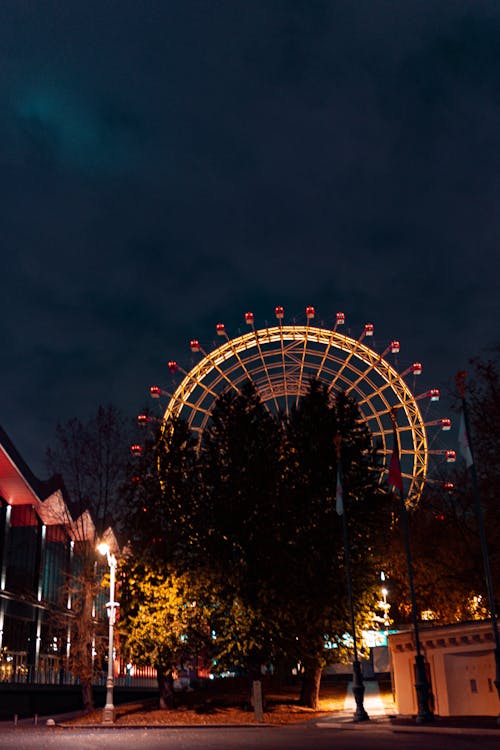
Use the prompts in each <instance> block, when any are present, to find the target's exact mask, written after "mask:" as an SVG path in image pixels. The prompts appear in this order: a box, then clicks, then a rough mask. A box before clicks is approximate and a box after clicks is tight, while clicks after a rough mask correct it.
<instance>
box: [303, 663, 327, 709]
mask: <svg viewBox="0 0 500 750" xmlns="http://www.w3.org/2000/svg"><path fill="white" fill-rule="evenodd" d="M321 672H322V668H321V666H320V665H319V664H311V665H310V666H309V665H308V666H307V667H306V669H305V672H304V675H303V677H302V688H301V691H300V705H301V706H307V708H313V709H317V708H318V699H319V687H320V684H321Z"/></svg>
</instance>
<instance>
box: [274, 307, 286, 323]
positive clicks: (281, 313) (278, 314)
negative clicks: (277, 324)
mask: <svg viewBox="0 0 500 750" xmlns="http://www.w3.org/2000/svg"><path fill="white" fill-rule="evenodd" d="M274 314H275V315H276V317H277V319H278V320H283V318H284V317H285V311H284V309H283V308H282V307H281V306H278V307H275V308H274Z"/></svg>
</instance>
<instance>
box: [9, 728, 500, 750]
mask: <svg viewBox="0 0 500 750" xmlns="http://www.w3.org/2000/svg"><path fill="white" fill-rule="evenodd" d="M499 738H500V732H499V733H498V734H497V735H496V736H492V735H485V736H482V735H481V733H480V732H479V733H478V734H477V735H471V734H442V733H437V732H432V731H431V730H429V729H427V728H426V729H422V731H418V732H416V731H412V732H400V731H397V732H396V731H391V730H389V729H387V728H383V727H369V726H366V725H365V726H363V727H359V726H358V727H350V728H346V729H339V728H334V727H332V728H330V727H319V726H317V725H315V724H309V725H307V726H300V727H298V726H288V727H245V728H241V727H238V728H230V727H226V728H222V729H221V728H219V727H217V728H201V729H185V728H183V729H76V730H74V729H59V728H46V727H33V728H24V727H18V728H9V729H5V728H2V729H0V747H1V748H2V750H69V749H70V748H71V749H72V748H75V750H96V748H99V750H115V749H116V750H126V748H130V749H131V750H137V749H138V750H240V749H241V750H247V749H249V748H256V750H327V748H328V750H332V748H334V750H387V748H394V750H448V749H449V750H476V748H477V743H478V741H479V742H480V743H481V750H493V749H494V748H495V750H498V747H499Z"/></svg>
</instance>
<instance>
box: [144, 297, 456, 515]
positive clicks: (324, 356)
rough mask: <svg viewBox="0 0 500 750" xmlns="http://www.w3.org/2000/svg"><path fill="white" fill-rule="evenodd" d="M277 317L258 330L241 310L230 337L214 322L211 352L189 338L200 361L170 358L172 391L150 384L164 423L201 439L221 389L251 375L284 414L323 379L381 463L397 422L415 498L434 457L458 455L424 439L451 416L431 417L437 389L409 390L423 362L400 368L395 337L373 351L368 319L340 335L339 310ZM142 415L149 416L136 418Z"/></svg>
mask: <svg viewBox="0 0 500 750" xmlns="http://www.w3.org/2000/svg"><path fill="white" fill-rule="evenodd" d="M275 316H276V325H273V326H271V327H268V326H266V327H265V328H256V327H255V321H254V315H253V313H251V312H247V313H245V323H246V325H247V326H248V328H249V331H248V332H247V333H245V334H243V335H239V336H237V337H235V338H230V337H229V336H228V334H227V332H226V328H225V325H224V324H223V323H218V324H217V325H216V333H217V335H218V336H219V337H221V338H222V339H223V341H222V343H221V345H220V346H217V347H215V348H214V349H212V350H211V351H206V350H205V349H204V348H203V347H202V346H201V344H200V342H199V341H198V340H197V339H193V340H192V341H191V342H190V348H191V352H192V354H193V355H195V356H196V357H199V361H198V362H196V363H195V364H194V366H193V367H192V368H191V369H190V370H189V371H187V370H186V369H184V368H183V367H181V366H180V365H179V364H178V363H177V362H174V361H170V362H169V363H168V368H169V370H170V372H171V374H172V375H173V376H174V378H179V377H180V378H181V379H180V382H179V383H178V385H177V387H176V388H175V389H173V392H168V391H166V390H163V389H162V388H160V387H159V386H151V388H150V395H151V396H152V397H153V398H155V399H159V398H161V397H166V398H167V399H168V403H167V406H166V409H165V411H164V412H163V420H164V421H167V420H168V419H170V418H172V417H181V418H183V419H185V420H186V421H187V423H188V424H189V426H190V428H191V429H192V430H193V432H194V433H196V434H197V435H198V436H199V437H201V435H202V433H203V431H204V429H205V428H206V426H207V424H208V422H209V420H210V415H211V413H212V409H213V407H214V404H215V401H216V400H217V398H218V397H219V396H220V395H221V393H223V392H224V391H228V390H230V391H234V392H239V391H240V389H241V387H242V385H243V383H244V382H245V381H247V380H248V379H250V380H251V381H252V382H253V383H254V385H255V387H256V389H257V391H258V393H259V395H260V397H261V399H262V401H263V403H264V404H265V406H266V408H268V409H269V410H270V411H272V412H275V413H284V414H289V413H290V411H291V409H292V408H293V406H294V405H297V404H298V403H299V400H300V398H301V396H303V395H304V394H305V393H306V392H307V388H308V384H309V381H310V379H311V378H316V379H317V380H319V381H320V382H322V383H324V384H326V386H327V387H328V390H329V391H330V393H331V394H332V396H333V395H334V394H335V393H336V392H339V391H344V392H345V393H346V394H348V395H349V396H351V397H352V398H354V400H355V401H356V402H357V404H358V407H359V410H360V413H361V415H362V418H363V420H364V421H365V423H366V425H367V427H368V428H369V430H370V432H371V434H372V439H373V441H374V444H375V443H376V444H377V446H378V453H379V454H381V455H382V458H383V461H384V465H385V466H386V468H387V467H388V464H389V460H390V456H391V454H392V450H393V435H394V422H395V421H396V423H397V433H398V441H399V445H400V461H401V472H402V476H403V481H404V483H405V491H406V497H407V501H408V503H411V504H415V503H417V502H418V500H419V498H420V495H421V493H422V490H423V487H424V483H425V482H426V479H427V475H428V470H429V461H430V459H431V457H433V456H440V457H441V460H443V461H445V462H453V461H454V460H455V457H456V456H455V452H454V451H451V450H441V449H435V448H433V447H432V445H433V444H434V440H433V439H432V438H431V439H429V435H428V431H429V429H430V428H437V429H438V430H449V429H450V427H451V421H450V420H449V419H443V418H435V419H432V418H428V411H429V407H432V404H433V403H434V402H436V401H438V400H439V391H438V390H437V389H435V388H433V389H431V390H428V391H425V392H423V393H420V394H419V395H415V394H414V392H413V390H414V384H415V381H416V379H417V377H418V376H419V375H420V374H421V372H422V365H421V364H420V363H419V362H414V363H413V364H412V365H410V366H409V367H408V368H406V369H405V370H404V371H403V372H400V373H398V371H397V369H396V367H395V365H394V364H391V362H390V361H389V358H391V357H392V358H394V356H395V355H397V354H398V352H399V350H400V345H399V341H391V342H390V343H389V344H388V345H387V347H386V348H385V349H384V350H383V351H382V352H381V353H377V352H376V351H375V350H374V349H372V348H370V347H369V346H368V345H367V343H366V342H367V340H369V339H371V338H372V337H373V333H374V326H373V325H372V324H371V323H367V324H366V325H365V326H364V327H363V329H362V330H361V333H360V335H359V336H358V338H356V339H355V338H352V337H351V336H347V335H345V334H343V333H341V332H340V329H342V326H343V325H344V324H345V315H344V313H340V312H339V313H337V314H336V319H335V325H334V326H333V328H332V329H328V328H323V327H317V326H315V325H314V324H313V322H312V321H313V320H314V318H315V310H314V308H313V307H306V309H305V323H304V324H302V325H295V324H294V325H285V323H284V310H283V307H276V308H275ZM409 381H411V383H412V387H410V384H409ZM424 412H425V417H424V415H423V414H424ZM141 419H142V420H145V419H146V417H145V416H144V415H141V416H140V417H139V421H140V420H141ZM450 488H451V485H450Z"/></svg>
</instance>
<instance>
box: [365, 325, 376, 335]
mask: <svg viewBox="0 0 500 750" xmlns="http://www.w3.org/2000/svg"><path fill="white" fill-rule="evenodd" d="M373 330H374V329H373V324H372V323H367V324H366V325H365V336H373Z"/></svg>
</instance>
